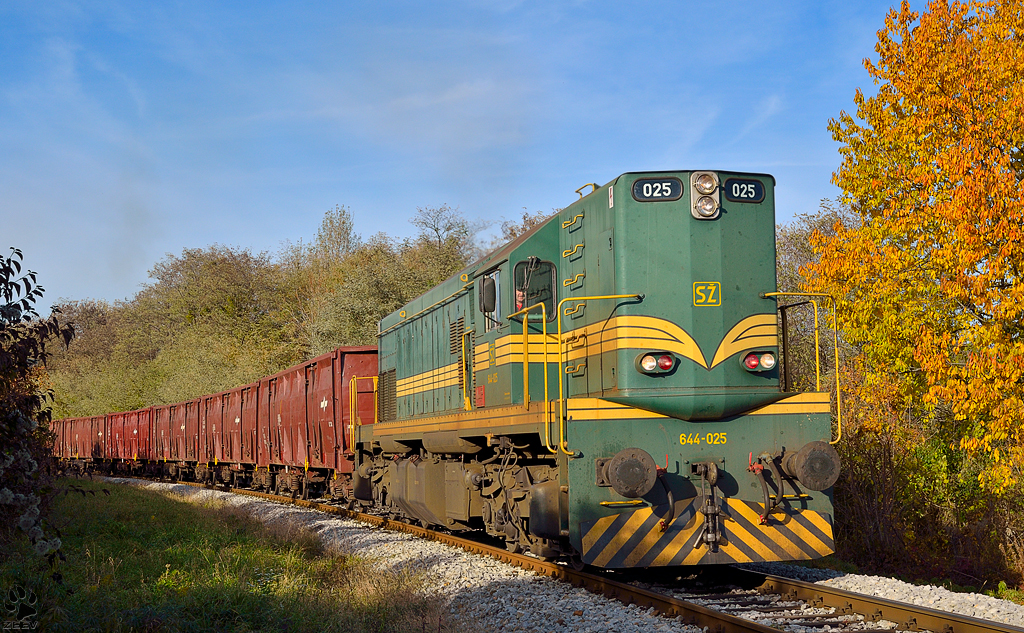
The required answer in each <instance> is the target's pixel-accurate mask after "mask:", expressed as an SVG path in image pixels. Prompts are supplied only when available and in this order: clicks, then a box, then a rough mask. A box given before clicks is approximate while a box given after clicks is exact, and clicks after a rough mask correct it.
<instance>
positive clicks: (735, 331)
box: [711, 314, 779, 367]
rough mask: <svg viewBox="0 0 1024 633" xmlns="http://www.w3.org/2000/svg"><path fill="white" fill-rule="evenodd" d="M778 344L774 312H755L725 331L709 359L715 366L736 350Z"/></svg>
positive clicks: (712, 365)
mask: <svg viewBox="0 0 1024 633" xmlns="http://www.w3.org/2000/svg"><path fill="white" fill-rule="evenodd" d="M778 344H779V330H778V321H777V320H776V317H775V315H774V314H755V315H752V316H748V317H747V318H745V319H743V320H742V321H740V322H739V323H737V324H736V325H734V326H733V327H732V329H731V330H729V332H728V333H726V335H725V338H723V339H722V342H721V344H720V345H719V346H718V351H716V352H715V358H714V360H713V361H711V367H715V366H717V365H718V364H720V363H721V362H723V361H724V360H725V359H727V358H729V357H730V356H732V355H733V354H736V353H737V352H741V351H743V350H748V349H753V348H755V347H774V346H776V345H778Z"/></svg>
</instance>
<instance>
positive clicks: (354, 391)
mask: <svg viewBox="0 0 1024 633" xmlns="http://www.w3.org/2000/svg"><path fill="white" fill-rule="evenodd" d="M360 380H373V423H374V424H376V423H377V409H378V408H379V407H378V403H377V377H376V376H352V380H349V381H348V432H349V444H348V447H349V448H350V449H351V450H352V452H353V453H355V452H356V416H357V415H358V414H359V387H358V384H357V383H358V381H360Z"/></svg>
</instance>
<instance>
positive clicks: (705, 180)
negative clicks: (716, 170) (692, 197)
mask: <svg viewBox="0 0 1024 633" xmlns="http://www.w3.org/2000/svg"><path fill="white" fill-rule="evenodd" d="M693 187H694V189H696V190H697V191H699V192H700V193H702V194H704V195H705V196H706V195H710V194H711V193H713V192H714V191H715V189H717V188H718V183H717V182H716V181H715V177H714V176H712V175H711V174H700V175H699V176H697V177H696V178H694V179H693Z"/></svg>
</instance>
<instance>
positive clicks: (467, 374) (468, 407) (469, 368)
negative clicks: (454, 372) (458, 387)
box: [462, 330, 473, 411]
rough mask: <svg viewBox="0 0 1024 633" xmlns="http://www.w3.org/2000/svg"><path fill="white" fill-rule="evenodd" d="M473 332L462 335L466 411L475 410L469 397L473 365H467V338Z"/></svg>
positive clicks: (463, 384)
mask: <svg viewBox="0 0 1024 633" xmlns="http://www.w3.org/2000/svg"><path fill="white" fill-rule="evenodd" d="M472 334H473V331H472V330H470V331H468V332H463V333H462V397H463V398H464V399H465V408H466V411H472V410H473V402H472V400H470V396H469V386H470V385H471V384H472V383H473V381H472V376H471V375H470V374H471V372H472V371H473V366H472V363H470V364H469V365H467V364H466V337H468V336H471V335H472ZM470 353H472V351H471V352H470Z"/></svg>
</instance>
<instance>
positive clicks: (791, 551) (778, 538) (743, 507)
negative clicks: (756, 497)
mask: <svg viewBox="0 0 1024 633" xmlns="http://www.w3.org/2000/svg"><path fill="white" fill-rule="evenodd" d="M758 505H760V506H761V507H762V508H764V505H763V504H758ZM729 510H730V511H732V510H737V511H738V513H739V514H741V515H743V518H745V519H746V520H747V521H749V522H750V523H752V524H754V525H758V523H759V522H760V521H761V517H760V516H759V515H758V514H757V513H756V512H754V511H753V510H751V509H750V506H748V505H747V504H745V503H735V504H733V503H730V504H729ZM758 527H759V528H760V529H761V533H762V534H771V536H770V537H769V538H770V539H771V540H772V542H774V543H776V544H777V545H779V546H780V547H781V548H782V549H783V551H785V552H786V554H787V555H788V556H789V557H790V558H791V559H797V560H799V559H805V558H807V554H804V552H803V550H801V549H800V548H799V547H797V545H796V544H795V543H793V542H792V541H790V540H789V539H788V538H783V537H782V534H780V533H779V531H778V530H776V529H775V528H773V527H772V526H771V525H770V524H769V525H760V526H758Z"/></svg>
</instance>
